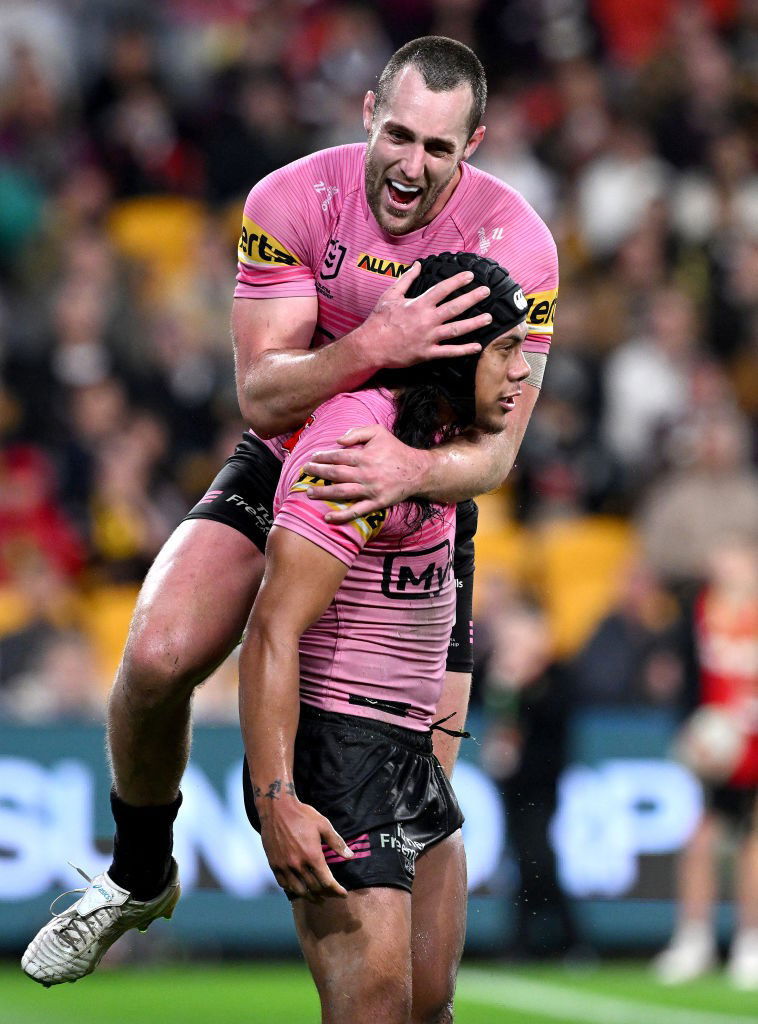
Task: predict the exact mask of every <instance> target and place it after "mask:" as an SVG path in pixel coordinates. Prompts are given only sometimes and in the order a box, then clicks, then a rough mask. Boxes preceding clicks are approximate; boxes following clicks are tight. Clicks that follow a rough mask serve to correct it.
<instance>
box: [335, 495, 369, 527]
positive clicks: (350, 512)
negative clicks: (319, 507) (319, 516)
mask: <svg viewBox="0 0 758 1024" xmlns="http://www.w3.org/2000/svg"><path fill="white" fill-rule="evenodd" d="M382 507H383V506H382V505H381V503H379V504H377V502H376V500H374V501H372V500H371V499H369V498H366V499H365V500H363V501H356V502H355V503H354V504H352V505H350V506H349V508H337V509H330V510H329V511H328V512H327V513H326V515H325V516H324V521H325V522H327V523H334V524H335V525H339V524H341V523H352V522H353V521H354V520H356V519H360V518H361V516H367V515H369V514H370V513H371V512H376V511H377V510H378V509H380V508H382Z"/></svg>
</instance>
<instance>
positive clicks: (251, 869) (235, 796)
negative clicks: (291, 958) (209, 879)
mask: <svg viewBox="0 0 758 1024" xmlns="http://www.w3.org/2000/svg"><path fill="white" fill-rule="evenodd" d="M225 790H226V794H225V795H226V800H225V801H224V800H222V799H221V798H220V797H219V795H218V793H217V792H216V790H215V789H214V787H213V786H212V785H211V783H210V782H209V781H208V777H207V776H206V775H205V773H204V772H202V771H201V770H200V769H199V768H198V767H197V766H196V765H193V764H190V765H189V767H188V768H187V771H186V773H185V775H184V779H183V780H182V793H183V795H184V801H183V803H182V809H181V811H180V812H179V817H178V818H177V820H176V824H175V825H174V853H175V856H176V859H177V861H178V863H179V865H180V866H181V879H182V888H183V889H184V890H185V891H187V892H189V891H190V890H192V889H194V888H195V886H196V885H197V875H198V868H199V858H200V857H201V856H202V858H203V861H204V862H205V864H206V865H207V867H208V869H209V871H210V872H211V874H212V875H213V876H214V878H215V879H216V880H217V881H218V883H219V885H220V886H221V887H222V889H225V890H226V891H227V892H230V893H232V894H233V895H235V896H238V897H241V898H245V897H249V896H257V895H258V894H259V893H261V892H263V891H264V890H265V889H267V888H270V889H274V888H276V887H277V886H276V881H275V880H274V876H273V875H272V874H271V868H270V867H269V866H268V861H267V860H266V854H265V853H264V852H263V847H262V846H261V843H260V840H259V838H258V836H257V834H256V833H255V832H254V831H253V829H252V826H251V825H250V822H249V821H248V820H247V815H246V813H245V804H244V800H243V797H242V762H241V761H240V762H238V763H237V764H235V765H234V766H233V767H232V768H230V769H229V771H228V772H227V774H226V780H225Z"/></svg>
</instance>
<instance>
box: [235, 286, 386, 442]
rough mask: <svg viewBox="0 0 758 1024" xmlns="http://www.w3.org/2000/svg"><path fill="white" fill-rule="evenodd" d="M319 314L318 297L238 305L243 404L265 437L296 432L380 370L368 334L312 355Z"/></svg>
mask: <svg viewBox="0 0 758 1024" xmlns="http://www.w3.org/2000/svg"><path fill="white" fill-rule="evenodd" d="M317 315H318V301H317V299H316V298H315V297H313V298H305V297H299V298H287V299H235V300H234V304H233V306H232V339H233V341H234V366H235V373H236V379H237V399H238V401H239V406H240V411H241V412H242V416H243V418H244V420H245V422H246V423H247V424H249V426H251V427H252V428H253V429H254V430H255V431H256V433H257V434H259V435H260V436H261V437H275V436H276V435H277V434H282V433H284V432H285V431H287V430H293V429H295V428H296V427H298V426H300V425H301V424H302V423H303V422H304V421H305V420H306V419H307V418H308V416H309V415H310V414H311V413H312V412H313V410H314V409H315V408H316V407H317V406H318V405H320V404H321V403H322V402H325V401H326V400H327V399H328V398H331V397H332V396H333V395H336V394H339V393H340V392H341V391H352V390H353V389H354V388H357V387H359V386H360V385H361V384H363V383H364V381H366V380H368V378H369V377H370V376H371V375H372V374H373V373H375V372H376V370H377V369H378V366H377V365H376V362H375V360H374V359H373V358H370V356H369V353H371V351H372V347H371V345H370V344H367V343H366V342H367V341H369V342H370V340H371V338H370V336H369V338H368V339H366V337H365V333H366V332H365V329H364V330H363V332H361V329H360V328H359V329H358V330H357V331H353V332H352V333H351V334H348V335H346V336H345V337H344V338H341V339H340V340H339V341H336V342H334V343H333V344H332V345H325V346H323V347H322V348H319V349H315V350H313V351H308V346H309V345H310V343H311V339H312V338H313V332H314V330H315V327H316V318H317Z"/></svg>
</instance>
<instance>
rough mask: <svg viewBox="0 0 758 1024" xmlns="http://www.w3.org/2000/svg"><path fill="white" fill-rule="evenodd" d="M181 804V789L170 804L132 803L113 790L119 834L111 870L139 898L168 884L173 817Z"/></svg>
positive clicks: (160, 889)
mask: <svg viewBox="0 0 758 1024" xmlns="http://www.w3.org/2000/svg"><path fill="white" fill-rule="evenodd" d="M181 805H182V794H181V793H180V794H179V796H178V797H177V798H176V800H174V802H173V803H171V804H163V805H162V806H160V807H132V805H131V804H126V803H124V801H123V800H121V798H120V797H118V796H116V791H115V790H114V789H112V790H111V811H112V812H113V819H114V821H115V822H116V834H115V836H114V838H113V861H112V862H111V866H110V867H109V868H108V874H109V875H110V877H111V878H112V879H113V881H114V882H115V883H116V885H120V886H121V888H122V889H127V890H128V891H129V892H130V893H131V894H132V896H133V897H134V899H136V900H140V901H143V902H144V901H145V900H152V899H154V898H155V897H156V896H157V895H158V893H159V892H161V891H162V890H163V889H165V887H166V883H167V882H168V877H169V874H170V872H171V851H172V849H173V846H174V819H175V818H176V815H177V813H178V811H179V808H180V807H181Z"/></svg>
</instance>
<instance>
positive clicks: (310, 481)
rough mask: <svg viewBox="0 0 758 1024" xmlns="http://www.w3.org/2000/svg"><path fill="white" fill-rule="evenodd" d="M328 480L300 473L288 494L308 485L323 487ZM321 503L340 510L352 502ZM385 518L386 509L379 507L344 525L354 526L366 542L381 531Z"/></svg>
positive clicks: (302, 489) (304, 488)
mask: <svg viewBox="0 0 758 1024" xmlns="http://www.w3.org/2000/svg"><path fill="white" fill-rule="evenodd" d="M330 482H331V481H329V480H324V479H323V477H318V476H311V475H310V473H301V474H300V476H299V477H298V479H297V481H296V482H295V483H294V484H293V485H292V487H290V494H292V493H293V492H294V491H307V490H308V488H309V487H325V486H326V485H327V484H329V483H330ZM323 504H324V505H328V506H329V508H333V509H335V510H339V511H341V510H342V509H346V508H350V506H351V505H352V504H353V502H351V501H345V502H341V501H325V502H323ZM386 519H387V509H386V508H380V509H378V510H377V511H376V512H367V513H366V515H365V516H359V517H358V518H357V519H351V520H350V522H349V523H346V524H345V525H346V526H353V527H355V529H356V530H357V531H358V533H359V534H360V535H361V537H363V541H364V543H365V544H368V542H369V541H370V540H373V538H374V537H376V536H377V535H378V534H379V533H381V530H382V527H383V526H384V524H385V522H386Z"/></svg>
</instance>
